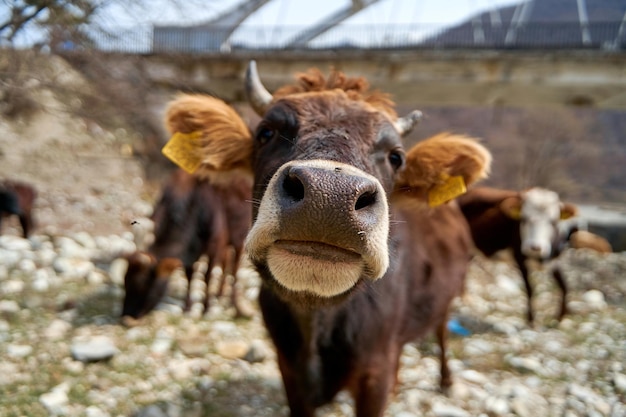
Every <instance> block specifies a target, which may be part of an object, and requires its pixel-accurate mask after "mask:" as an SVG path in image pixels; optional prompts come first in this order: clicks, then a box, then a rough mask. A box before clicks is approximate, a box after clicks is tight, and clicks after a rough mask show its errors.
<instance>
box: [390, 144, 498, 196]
mask: <svg viewBox="0 0 626 417" xmlns="http://www.w3.org/2000/svg"><path fill="white" fill-rule="evenodd" d="M491 162H492V156H491V153H490V152H489V151H488V150H487V148H485V147H484V146H483V145H481V144H480V143H479V140H478V139H477V138H473V137H470V136H465V135H458V134H451V133H447V132H446V133H440V134H438V135H436V136H433V137H430V138H428V139H426V140H423V141H421V142H419V143H417V144H416V145H414V146H413V147H412V148H411V149H410V150H409V151H408V152H407V157H406V168H405V169H404V170H403V171H402V172H400V174H399V177H398V179H397V181H396V186H395V188H396V190H399V191H410V192H411V193H415V194H416V195H421V194H425V193H426V192H427V191H428V190H430V189H431V188H433V187H436V186H437V185H440V184H442V183H443V182H445V181H446V180H447V179H448V178H450V177H456V176H461V177H462V178H463V181H464V182H465V185H466V186H470V185H472V184H474V183H476V182H478V181H480V180H482V179H484V178H487V177H488V176H489V173H490V171H491Z"/></svg>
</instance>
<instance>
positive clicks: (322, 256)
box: [274, 240, 361, 263]
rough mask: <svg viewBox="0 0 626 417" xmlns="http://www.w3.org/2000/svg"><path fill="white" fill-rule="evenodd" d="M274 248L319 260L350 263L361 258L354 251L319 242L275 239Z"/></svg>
mask: <svg viewBox="0 0 626 417" xmlns="http://www.w3.org/2000/svg"><path fill="white" fill-rule="evenodd" d="M274 248H275V249H277V250H280V251H286V252H289V253H290V254H292V255H295V256H308V257H310V258H313V259H316V260H319V261H327V262H346V263H351V262H355V261H360V259H361V255H359V254H358V253H356V252H354V251H351V250H348V249H344V248H340V247H338V246H334V245H329V244H326V243H321V242H310V241H300V240H277V241H276V242H274Z"/></svg>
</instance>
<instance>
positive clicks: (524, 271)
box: [515, 253, 535, 326]
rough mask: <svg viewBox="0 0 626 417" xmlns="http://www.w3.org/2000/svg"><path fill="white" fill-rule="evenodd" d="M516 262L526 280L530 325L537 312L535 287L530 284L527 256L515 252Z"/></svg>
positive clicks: (527, 316) (527, 312) (527, 314)
mask: <svg viewBox="0 0 626 417" xmlns="http://www.w3.org/2000/svg"><path fill="white" fill-rule="evenodd" d="M515 262H516V263H517V267H518V268H519V272H520V274H521V275H522V279H523V280H524V286H525V287H526V295H527V298H526V300H527V301H526V320H527V321H528V324H529V325H531V326H532V325H533V323H534V321H535V314H534V312H533V302H532V299H533V287H532V286H531V285H530V279H529V277H528V267H527V266H526V258H525V257H524V256H523V255H521V254H517V253H516V254H515Z"/></svg>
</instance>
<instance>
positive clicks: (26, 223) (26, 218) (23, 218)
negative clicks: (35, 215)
mask: <svg viewBox="0 0 626 417" xmlns="http://www.w3.org/2000/svg"><path fill="white" fill-rule="evenodd" d="M19 218H20V226H22V235H23V236H24V239H27V238H28V236H30V229H31V223H32V222H31V220H30V215H29V214H28V213H23V214H20V216H19Z"/></svg>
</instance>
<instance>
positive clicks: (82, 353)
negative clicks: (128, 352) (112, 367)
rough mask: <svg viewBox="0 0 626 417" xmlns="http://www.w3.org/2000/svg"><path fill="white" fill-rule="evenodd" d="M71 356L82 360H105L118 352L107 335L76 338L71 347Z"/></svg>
mask: <svg viewBox="0 0 626 417" xmlns="http://www.w3.org/2000/svg"><path fill="white" fill-rule="evenodd" d="M71 352H72V357H73V358H74V359H76V360H79V361H82V362H94V361H100V360H107V359H110V358H111V357H113V356H114V355H115V354H117V353H118V349H117V348H116V347H115V344H114V343H113V340H111V339H110V338H109V337H107V336H93V337H87V338H77V339H76V340H75V341H74V342H73V343H72V347H71Z"/></svg>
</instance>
